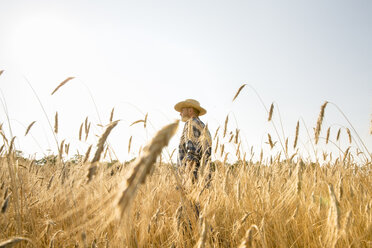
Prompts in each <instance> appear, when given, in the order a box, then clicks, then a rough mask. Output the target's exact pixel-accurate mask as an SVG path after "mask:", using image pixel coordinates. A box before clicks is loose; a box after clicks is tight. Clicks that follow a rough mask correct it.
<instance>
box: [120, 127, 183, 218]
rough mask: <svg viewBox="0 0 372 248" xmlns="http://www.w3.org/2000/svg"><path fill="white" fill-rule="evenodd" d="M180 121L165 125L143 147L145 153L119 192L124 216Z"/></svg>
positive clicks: (134, 165)
mask: <svg viewBox="0 0 372 248" xmlns="http://www.w3.org/2000/svg"><path fill="white" fill-rule="evenodd" d="M178 123H179V121H176V122H174V123H172V124H169V125H167V126H165V127H163V128H162V129H161V130H160V131H159V132H158V133H157V134H155V136H154V138H153V139H152V140H151V142H150V143H149V144H148V145H147V146H146V147H145V148H144V149H143V150H144V153H143V154H142V156H141V157H139V158H138V159H137V160H136V161H135V162H134V164H133V168H132V172H131V173H130V176H129V177H128V178H127V180H126V184H125V186H124V188H123V189H122V192H121V193H120V194H119V198H118V203H117V205H118V209H119V213H120V216H121V217H122V216H123V214H124V212H125V210H126V208H127V206H128V205H129V203H130V200H131V199H132V198H133V197H134V195H135V193H136V190H137V188H138V186H139V185H140V184H142V183H144V182H145V180H146V177H147V175H148V174H149V173H150V171H151V168H152V166H153V164H154V163H155V161H156V158H157V157H158V156H159V154H160V153H161V151H162V150H163V148H164V147H165V146H167V145H168V142H169V140H170V138H171V137H172V136H173V135H174V134H175V133H176V130H177V127H178Z"/></svg>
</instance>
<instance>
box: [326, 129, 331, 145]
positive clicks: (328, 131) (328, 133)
mask: <svg viewBox="0 0 372 248" xmlns="http://www.w3.org/2000/svg"><path fill="white" fill-rule="evenodd" d="M330 135H331V127H329V128H328V129H327V137H326V144H328V141H329V136H330Z"/></svg>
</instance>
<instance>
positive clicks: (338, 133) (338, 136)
mask: <svg viewBox="0 0 372 248" xmlns="http://www.w3.org/2000/svg"><path fill="white" fill-rule="evenodd" d="M340 135H341V128H339V129H338V132H337V136H336V141H338V140H339V139H340Z"/></svg>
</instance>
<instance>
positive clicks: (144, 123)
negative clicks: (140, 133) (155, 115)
mask: <svg viewBox="0 0 372 248" xmlns="http://www.w3.org/2000/svg"><path fill="white" fill-rule="evenodd" d="M148 114H149V113H146V115H145V119H144V120H143V128H146V125H147V116H148Z"/></svg>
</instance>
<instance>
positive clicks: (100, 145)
mask: <svg viewBox="0 0 372 248" xmlns="http://www.w3.org/2000/svg"><path fill="white" fill-rule="evenodd" d="M118 123H119V120H117V121H114V122H112V123H111V124H110V125H108V126H107V128H106V130H105V132H104V133H103V134H102V136H101V137H100V138H99V140H98V144H97V150H96V153H95V154H94V157H93V159H92V161H91V163H92V164H93V163H95V162H98V161H99V159H100V157H101V154H102V152H103V147H104V145H105V142H106V139H107V137H108V136H109V134H110V132H111V131H112V129H113V128H114V127H116V125H117V124H118Z"/></svg>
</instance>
